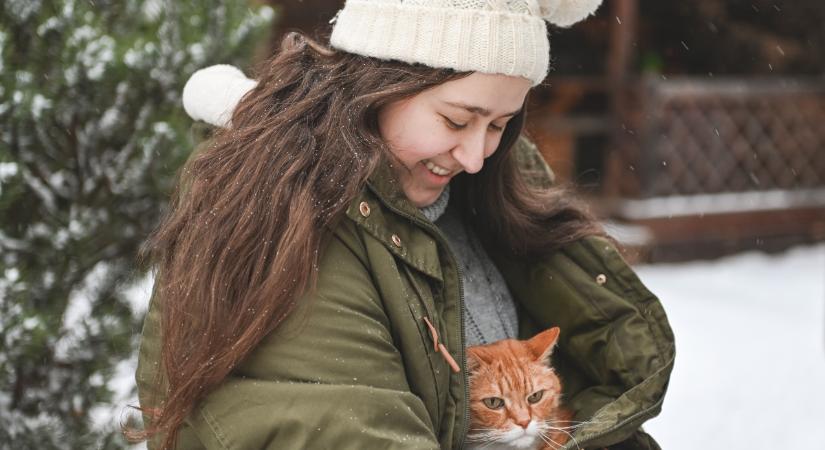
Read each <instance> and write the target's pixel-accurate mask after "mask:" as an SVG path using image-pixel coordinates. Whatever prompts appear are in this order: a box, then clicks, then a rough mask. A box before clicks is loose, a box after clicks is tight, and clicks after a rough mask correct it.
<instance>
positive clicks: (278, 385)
mask: <svg viewBox="0 0 825 450" xmlns="http://www.w3.org/2000/svg"><path fill="white" fill-rule="evenodd" d="M517 145H518V149H517V151H518V152H520V153H519V155H520V161H521V162H522V163H523V164H522V166H523V167H524V174H525V176H527V177H530V178H531V180H532V181H533V182H536V183H542V184H546V185H549V184H550V182H551V176H552V175H551V173H550V172H549V169H547V166H546V165H545V164H544V162H543V161H542V160H541V156H540V155H539V154H538V152H537V151H536V149H535V147H534V146H533V145H532V144H530V143H529V142H528V141H527V140H526V139H520V140H519V143H518V144H517ZM346 216H347V217H346V219H345V220H342V221H341V223H340V225H339V226H338V227H337V229H335V230H334V233H333V238H332V239H331V240H330V243H329V245H328V246H327V247H326V248H325V250H324V251H323V256H322V258H321V263H320V270H319V280H318V284H317V289H316V290H315V291H314V292H312V293H311V294H308V295H307V298H304V299H303V301H302V302H301V305H303V306H302V307H301V309H299V310H298V312H296V313H294V314H293V315H291V316H290V317H289V318H288V319H287V321H286V322H284V324H283V325H282V326H281V327H279V329H277V330H276V331H275V332H274V333H273V334H272V335H270V336H269V337H268V338H266V339H264V340H263V341H262V342H261V343H260V345H258V347H257V348H256V349H255V350H254V351H253V353H252V354H251V355H250V356H249V358H248V359H247V360H246V361H245V362H244V363H243V364H241V365H240V367H238V368H237V369H236V370H235V371H234V372H233V373H232V375H231V376H230V377H228V379H226V381H225V383H223V384H222V385H221V386H220V387H219V388H217V389H216V390H215V391H213V392H212V393H210V394H209V395H208V396H207V397H206V398H205V400H204V401H203V402H201V404H199V405H198V407H197V408H196V409H195V411H194V412H193V413H192V414H191V415H190V417H189V418H188V420H187V421H186V426H185V427H184V428H183V429H182V431H181V435H180V439H179V445H178V447H179V448H186V449H188V448H209V449H259V448H272V449H301V448H306V449H438V448H442V449H459V448H462V447H463V440H464V436H465V435H466V433H467V428H468V405H467V397H468V395H467V372H466V365H465V351H464V329H463V318H462V315H463V308H464V298H463V291H462V284H461V275H460V273H459V269H458V265H457V263H456V259H455V257H454V256H453V254H452V253H451V252H450V250H449V249H448V246H447V241H446V240H445V238H444V236H443V235H442V234H441V232H440V231H439V230H438V229H437V228H436V227H435V226H434V225H433V224H432V223H431V222H430V221H428V220H427V219H426V218H425V217H424V216H423V215H422V214H421V212H420V211H419V210H418V209H417V208H416V207H415V206H413V205H412V204H411V203H409V201H407V200H406V197H405V196H404V194H403V192H402V191H401V190H400V189H399V186H398V184H397V183H396V182H395V178H394V176H393V175H392V173H391V171H390V169H389V168H388V167H386V166H382V167H380V168H379V169H378V170H376V171H375V173H374V174H373V175H372V176H371V177H370V180H369V182H368V183H367V186H366V187H365V188H364V189H363V191H362V192H361V194H360V196H359V197H358V198H357V199H355V201H353V202H352V204H351V205H349V208H348V209H347V211H346ZM491 257H492V258H493V261H494V262H495V264H496V266H497V267H498V268H499V270H500V271H501V273H502V274H503V275H504V279H505V280H506V282H507V285H508V287H509V289H510V291H511V292H512V294H513V297H514V298H515V300H516V302H517V305H518V309H519V334H520V336H521V337H522V338H525V337H529V336H532V335H533V334H534V333H536V332H537V331H539V330H542V329H545V328H548V327H550V326H559V327H561V330H562V333H561V338H560V341H559V347H558V350H557V351H556V353H555V354H554V365H555V366H556V367H557V370H558V371H559V373H560V374H561V376H562V379H563V381H564V382H565V396H566V400H565V401H566V402H567V404H568V405H569V406H570V407H571V408H573V409H574V410H575V411H576V412H577V414H576V420H589V421H590V422H591V423H589V424H586V425H584V426H582V427H580V428H579V429H578V430H577V431H576V432H575V433H574V437H575V442H574V441H571V442H570V443H568V444H567V445H566V446H565V447H564V449H575V448H602V447H605V446H610V447H611V448H613V449H658V448H659V447H658V445H656V443H655V442H654V441H653V439H651V438H650V437H649V436H647V435H646V434H645V433H644V432H642V431H641V430H640V425H641V424H642V423H643V422H644V421H645V420H647V419H649V418H651V417H653V416H655V415H656V414H658V413H659V411H660V409H661V407H662V401H663V398H664V395H665V391H666V389H667V384H668V379H669V376H670V372H671V369H672V367H673V360H674V344H673V334H672V332H671V329H670V327H669V325H668V322H667V318H666V316H665V312H664V310H663V309H662V306H661V304H660V303H659V301H658V300H657V299H656V297H655V296H654V295H653V294H651V293H650V292H649V291H648V290H647V289H646V288H645V287H644V286H643V285H642V283H641V282H640V281H639V279H638V278H637V277H636V275H635V274H634V273H633V271H632V270H631V269H630V268H629V267H628V265H627V264H626V263H625V262H624V261H623V260H622V258H621V256H620V255H619V254H618V253H617V251H616V249H615V248H614V247H613V245H612V244H611V243H610V242H608V241H607V240H605V239H602V238H597V237H594V238H586V239H583V240H581V241H578V242H576V243H574V244H571V245H568V246H566V247H565V248H564V249H562V250H561V251H558V252H556V253H554V254H553V255H551V256H549V257H547V258H546V259H545V260H543V261H540V262H539V263H534V264H527V263H525V262H523V261H513V260H507V259H505V258H503V257H501V256H500V255H491ZM152 303H153V304H152V305H150V308H149V312H148V314H147V317H146V321H145V324H144V330H143V336H142V343H141V349H140V362H139V367H138V372H137V381H138V387H139V394H140V399H141V402H142V404H143V406H151V405H146V403H145V402H146V401H147V399H148V398H149V395H150V393H151V383H152V381H153V379H154V378H153V377H154V375H155V372H154V371H155V370H156V367H158V363H157V362H158V361H159V358H158V352H159V347H160V341H159V337H158V323H159V312H158V308H157V307H156V305H154V302H152ZM425 317H426V318H428V319H429V321H430V322H431V323H432V324H433V325H434V327H435V328H436V329H437V335H438V340H439V342H440V343H443V344H444V345H445V346H446V349H447V351H448V352H449V354H450V355H452V356H453V357H454V359H455V361H456V362H457V363H458V365H459V366H460V372H459V373H455V372H453V371H452V370H451V368H450V365H449V364H448V362H447V360H446V359H445V357H444V356H443V355H442V353H440V352H437V351H436V350H435V346H434V342H433V335H432V333H431V332H430V330H429V329H428V326H427V324H426V323H425V321H424V320H423V319H424V318H425ZM577 445H578V447H577ZM151 447H152V445H151V444H150V448H151Z"/></svg>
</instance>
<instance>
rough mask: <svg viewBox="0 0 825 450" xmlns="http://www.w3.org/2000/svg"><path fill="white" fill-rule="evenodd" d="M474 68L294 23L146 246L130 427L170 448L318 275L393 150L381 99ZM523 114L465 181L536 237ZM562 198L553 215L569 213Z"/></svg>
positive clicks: (486, 209) (540, 221)
mask: <svg viewBox="0 0 825 450" xmlns="http://www.w3.org/2000/svg"><path fill="white" fill-rule="evenodd" d="M467 75H468V73H466V72H465V73H456V72H454V71H452V70H450V69H433V68H430V67H426V66H422V65H410V64H405V63H400V62H389V61H381V60H377V59H373V58H368V57H363V56H359V55H354V54H350V53H346V52H338V51H334V50H332V49H329V48H328V47H326V46H323V45H321V44H319V43H318V42H316V41H315V40H313V39H310V38H308V37H306V36H304V35H302V34H300V33H291V34H289V35H287V36H286V37H285V38H284V39H283V41H282V43H281V48H280V51H279V52H278V53H276V54H275V55H274V57H273V58H272V59H270V60H269V61H266V62H265V63H264V64H262V65H261V67H260V69H259V73H258V76H257V77H256V78H257V79H258V85H257V86H256V87H255V88H254V89H253V90H252V91H251V92H249V93H248V94H247V95H246V96H245V97H244V98H243V99H242V100H241V102H240V104H239V105H238V107H237V108H236V109H235V111H234V113H233V115H232V119H231V126H230V127H228V128H226V129H221V130H217V131H216V132H215V134H214V135H213V136H211V139H210V140H209V141H208V145H206V146H204V147H203V148H201V149H200V150H199V151H198V152H197V153H196V154H194V155H193V156H192V157H191V158H190V160H189V161H187V163H186V164H185V165H184V167H183V168H182V170H181V172H180V178H179V182H178V185H177V187H176V189H175V192H174V194H173V196H172V202H171V205H170V210H169V212H168V213H167V215H166V216H165V217H164V219H163V221H162V222H161V224H160V225H159V227H158V228H157V229H156V230H155V232H154V233H153V234H152V235H151V236H150V238H149V239H148V241H147V243H146V246H145V247H144V249H143V252H142V257H143V258H144V259H148V260H149V261H151V263H152V264H153V265H154V266H155V268H156V269H157V275H156V281H155V283H156V286H155V294H154V295H155V296H156V298H155V300H156V301H157V305H156V306H157V307H160V308H161V309H162V314H161V317H162V318H161V324H160V327H161V342H162V348H161V355H162V361H161V363H162V368H163V370H162V371H161V372H160V374H161V375H160V376H159V377H158V380H157V386H158V388H159V389H160V390H159V391H158V392H160V394H159V395H160V396H161V397H162V398H159V399H155V400H157V404H150V405H143V409H142V411H143V412H144V415H145V416H146V417H147V418H148V419H149V421H148V423H146V424H145V425H144V429H143V431H141V432H132V433H128V434H129V435H130V436H131V437H134V438H138V439H145V438H147V437H154V436H159V435H162V447H163V448H171V447H174V445H175V441H176V438H177V432H178V429H179V427H180V426H181V424H182V422H183V420H184V419H185V418H186V417H187V415H188V414H189V413H190V412H191V411H192V409H193V408H194V407H195V406H196V405H197V403H198V402H199V401H200V400H201V399H203V397H204V396H205V395H206V394H208V393H209V392H210V391H212V390H214V389H215V388H216V387H217V386H218V385H219V384H220V383H221V381H222V380H224V379H225V378H226V377H227V375H229V373H230V372H231V371H232V370H233V368H235V367H236V366H237V364H238V363H239V362H241V361H242V360H243V359H244V358H245V357H246V356H247V355H248V354H249V353H250V352H251V351H252V349H253V348H254V347H255V346H256V345H257V344H258V343H259V342H260V341H261V340H262V339H263V338H264V337H265V336H266V335H267V334H269V333H270V332H271V331H272V330H274V329H275V328H276V327H277V326H278V325H279V324H280V323H281V322H282V321H283V320H284V319H285V318H286V317H287V316H288V315H289V314H290V313H291V312H292V311H293V309H294V307H295V306H296V300H297V299H299V298H301V297H302V296H303V295H304V294H305V293H307V292H308V291H309V290H311V289H312V288H313V287H314V285H315V283H316V280H317V269H318V261H319V258H320V256H321V254H322V252H323V248H324V245H325V243H326V239H327V238H328V237H329V230H331V229H333V228H334V227H335V225H336V221H337V220H340V219H341V217H342V216H343V215H344V214H343V213H344V211H345V209H346V207H347V205H348V204H349V203H350V202H351V201H352V200H353V199H354V198H355V197H356V195H358V194H359V192H360V190H361V189H362V188H363V187H364V184H365V183H366V180H367V178H368V177H369V175H370V174H371V173H372V172H373V170H374V169H375V168H376V167H378V165H379V164H382V163H384V162H386V161H387V159H391V158H393V157H392V153H391V152H390V149H389V147H388V145H387V144H386V143H385V142H384V140H383V139H382V138H381V136H380V134H379V131H378V122H377V116H378V114H377V113H378V110H379V109H380V108H381V107H382V106H384V105H386V104H389V103H391V102H393V101H397V100H401V99H404V98H408V97H410V96H413V95H415V94H417V93H420V92H422V91H424V90H426V89H429V88H432V87H434V86H437V85H439V84H441V83H444V82H447V81H450V80H453V79H457V78H460V77H463V76H467ZM523 122H524V115H523V113H522V114H520V115H519V116H517V117H516V118H515V119H513V120H511V121H510V124H509V125H508V127H507V129H506V130H505V136H504V138H503V140H502V145H501V146H500V148H499V150H501V155H500V156H499V157H498V158H495V159H493V164H491V165H490V166H491V167H490V168H487V167H485V170H484V171H482V172H481V173H480V174H479V175H480V176H479V177H478V178H479V179H484V180H487V179H493V180H495V179H497V178H500V179H499V180H497V181H496V184H494V185H492V186H491V187H489V188H486V187H483V186H480V185H478V184H476V183H475V182H474V181H473V182H472V183H471V185H470V186H469V187H470V188H469V189H467V191H466V192H467V194H468V197H467V198H468V200H470V199H471V201H474V202H475V201H480V202H482V203H484V202H487V201H488V200H489V203H488V204H486V206H482V207H480V208H477V212H478V213H479V214H482V215H485V216H486V215H488V214H493V213H495V214H500V215H502V217H500V218H499V219H500V220H497V221H494V222H492V223H494V224H495V225H494V226H493V228H492V229H491V230H489V231H490V232H492V233H496V234H498V233H501V232H508V233H509V232H514V233H516V234H517V233H518V230H520V229H522V228H525V227H526V229H529V230H530V234H529V235H530V236H533V235H538V234H539V233H538V227H539V226H541V225H544V224H545V222H546V221H547V220H548V217H549V216H548V214H550V213H549V212H548V207H547V206H546V205H539V203H540V202H539V200H538V197H530V196H531V195H532V193H533V191H531V190H529V189H526V188H523V186H522V184H521V183H520V182H519V181H518V177H517V174H516V172H515V170H516V168H515V165H514V164H511V163H510V162H508V161H510V160H511V159H513V158H510V157H508V156H507V155H509V154H510V152H509V150H510V147H512V144H513V142H514V140H515V138H516V137H518V135H519V133H520V132H521V130H522V127H523ZM497 153H498V152H497ZM510 172H512V173H510ZM468 180H469V178H468ZM482 184H483V183H482ZM505 191H508V192H505ZM490 196H492V197H490ZM555 200H558V199H555ZM533 207H535V212H536V213H535V214H536V215H535V217H533V216H532V215H531V211H532V210H531V208H533ZM502 208H503V209H502ZM549 208H550V209H553V208H552V207H549ZM565 208H566V206H565V207H560V208H559V209H558V211H556V212H558V213H559V214H558V216H559V217H563V218H567V217H568V216H566V215H565V214H568V213H566V212H565ZM497 209H498V211H499V212H496V210H497ZM502 212H503V214H502ZM495 214H493V215H495ZM550 215H552V214H550ZM585 218H586V216H584V215H582V216H576V219H577V220H578V222H577V223H576V225H575V226H573V225H571V227H570V228H569V229H574V230H578V231H577V232H575V233H572V234H569V235H568V234H565V233H556V232H554V231H553V229H550V230H549V233H548V230H546V229H545V230H544V231H545V235H542V239H543V242H552V244H553V246H557V245H558V244H560V243H563V242H565V241H569V240H571V239H573V238H575V237H577V236H579V235H582V234H583V233H584V234H586V232H587V230H590V228H588V227H589V226H590V225H589V223H590V222H588V221H587V220H585ZM533 219H535V220H533ZM483 222H484V221H481V223H483ZM511 222H512V223H515V224H516V225H514V226H509V225H508V224H510V223H511ZM513 230H516V231H513ZM519 239H520V238H519V237H518V236H516V235H514V236H513V237H512V239H511V240H512V241H514V242H515V241H519ZM513 248H514V249H517V248H519V247H518V246H514V247H513ZM548 248H549V247H548ZM161 378H162V379H161ZM153 403H154V402H153Z"/></svg>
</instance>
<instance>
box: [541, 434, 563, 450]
mask: <svg viewBox="0 0 825 450" xmlns="http://www.w3.org/2000/svg"><path fill="white" fill-rule="evenodd" d="M538 436H539V439H541V440H542V441H543V442H544V443H545V444H547V445H549V446H551V447H553V449H554V450H555V449H559V448H561V447H562V444H560V443H558V442H556V441H554V440H553V439H551V438H550V436H546V435H545V434H544V433H542V432H541V430H539V433H538Z"/></svg>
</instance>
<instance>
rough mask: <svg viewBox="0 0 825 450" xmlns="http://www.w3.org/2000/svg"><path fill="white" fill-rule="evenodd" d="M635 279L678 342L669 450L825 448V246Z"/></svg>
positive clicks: (655, 425) (662, 431)
mask: <svg viewBox="0 0 825 450" xmlns="http://www.w3.org/2000/svg"><path fill="white" fill-rule="evenodd" d="M637 271H638V273H639V276H640V277H641V279H642V281H644V282H645V284H646V285H647V286H648V287H649V288H650V289H651V290H652V291H653V292H654V293H656V294H657V295H658V296H659V297H660V299H661V300H662V302H663V303H664V305H665V309H666V311H667V313H668V316H669V318H670V322H671V326H672V327H673V330H674V334H675V336H676V364H675V368H674V371H673V376H672V379H671V384H670V389H669V391H668V396H667V398H666V399H665V404H664V408H663V411H662V414H661V415H660V416H659V417H657V418H655V419H653V420H652V421H650V422H649V423H648V425H647V426H646V427H645V428H646V430H647V431H648V432H649V433H651V434H652V435H653V436H654V437H655V438H656V439H657V441H658V442H659V443H660V444H661V445H662V448H664V449H666V450H682V449H685V450H687V449H691V450H693V449H698V448H701V449H704V450H715V449H719V450H723V449H724V450H731V449H748V450H760V449H780V448H781V449H792V448H794V449H825V426H823V424H825V245H819V246H815V247H805V248H796V249H792V250H790V251H788V252H786V253H784V254H781V255H777V256H767V255H763V254H759V253H746V254H741V255H737V256H733V257H729V258H725V259H722V260H719V261H715V262H710V263H709V262H697V263H689V264H674V265H655V266H641V267H637Z"/></svg>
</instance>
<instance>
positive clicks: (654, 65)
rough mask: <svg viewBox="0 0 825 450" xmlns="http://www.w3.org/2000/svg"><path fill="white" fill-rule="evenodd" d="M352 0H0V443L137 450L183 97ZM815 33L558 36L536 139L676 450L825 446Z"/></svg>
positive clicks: (625, 13) (683, 28)
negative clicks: (134, 423)
mask: <svg viewBox="0 0 825 450" xmlns="http://www.w3.org/2000/svg"><path fill="white" fill-rule="evenodd" d="M342 3H343V2H342V1H340V0H335V1H334V0H302V1H298V0H292V1H276V0H271V1H265V0H254V1H252V0H250V1H235V2H219V1H216V0H190V1H187V2H175V1H171V0H144V1H138V0H120V1H112V0H94V1H92V0H82V1H81V0H77V1H74V0H29V1H24V0H5V1H4V2H3V3H2V4H0V255H1V256H0V343H2V344H1V345H2V348H0V448H88V447H93V448H123V447H125V446H126V443H125V442H124V441H123V440H122V439H121V438H120V437H119V435H118V432H117V429H118V426H119V423H121V422H125V421H126V420H127V418H128V417H129V415H130V414H132V413H133V411H131V410H129V408H128V405H130V404H132V405H133V404H136V400H135V393H134V380H133V375H134V370H135V365H136V355H135V352H136V348H137V343H138V339H139V333H140V328H141V322H142V315H143V313H144V311H145V308H146V302H147V301H148V298H149V295H150V292H151V285H152V280H151V279H149V278H147V276H146V274H144V273H141V272H140V271H139V270H137V268H136V267H137V265H136V262H135V255H136V252H137V249H138V248H139V245H140V244H141V242H142V240H143V239H144V238H145V237H146V235H147V234H148V233H149V232H150V231H151V230H152V228H153V227H154V225H155V224H156V223H157V221H158V219H159V217H160V215H161V214H162V212H163V211H164V208H165V206H166V201H167V197H168V195H169V191H170V189H171V186H172V183H173V180H174V174H175V171H176V170H177V168H178V167H179V166H180V164H181V163H182V162H183V161H184V160H185V158H186V157H187V155H188V153H189V152H190V151H191V149H192V146H193V143H194V140H195V136H194V135H193V133H192V131H191V128H190V127H191V125H192V122H191V120H190V119H189V118H188V117H187V116H186V115H185V113H184V111H183V108H182V106H181V104H180V94H181V90H182V87H183V84H184V83H185V81H186V79H187V78H188V77H189V75H191V73H192V72H194V71H195V70H196V69H198V68H200V67H204V66H206V65H210V64H215V63H230V64H235V65H238V66H239V67H242V68H244V69H247V70H248V68H249V67H251V65H252V64H254V62H255V61H258V60H260V59H261V58H264V57H265V56H267V55H268V54H270V53H271V52H272V51H274V49H275V48H276V45H277V42H278V40H279V38H280V36H281V35H282V34H283V33H284V32H286V31H288V30H291V29H300V30H303V31H305V32H307V33H309V34H312V35H316V36H322V35H323V34H324V33H325V32H326V31H327V27H328V22H329V20H330V19H331V18H332V17H333V16H334V14H335V12H336V11H337V10H338V9H339V8H340V6H341V5H342ZM823 23H825V3H823V2H822V1H821V0H794V1H787V0H786V1H769V0H758V1H738V0H733V1H732V0H727V1H723V0H698V1H692V2H661V1H654V0H605V3H604V5H603V6H602V8H601V9H600V10H599V12H598V14H597V15H596V16H595V17H592V18H590V19H589V20H587V21H585V22H583V23H581V24H578V25H576V26H575V27H573V28H572V29H569V30H561V29H553V30H551V32H550V33H551V49H552V66H553V70H552V72H551V74H550V75H549V77H548V78H547V80H546V81H545V83H543V85H542V86H540V87H538V88H536V89H535V90H534V92H533V93H532V94H531V98H530V104H529V114H528V118H529V124H528V130H529V134H530V136H531V137H532V138H533V139H534V140H535V141H536V142H537V144H538V145H539V147H540V150H541V151H542V154H543V155H544V157H545V159H546V160H547V162H548V163H549V164H550V166H551V167H552V169H553V170H554V172H555V173H556V174H557V177H558V179H559V180H560V182H565V183H572V184H574V185H575V186H576V187H577V188H578V189H579V191H580V192H581V194H582V195H583V196H584V197H585V198H586V200H587V202H588V204H589V205H591V208H592V209H593V211H594V212H595V213H596V214H598V215H599V216H600V217H601V218H602V219H603V220H604V223H605V225H606V227H607V228H608V230H609V231H610V232H611V233H612V234H613V235H614V236H615V237H616V238H617V239H618V240H619V241H620V242H621V243H622V244H623V246H624V254H625V257H626V258H627V259H628V260H629V261H630V262H631V263H633V264H634V265H635V268H636V270H637V271H638V273H639V275H640V277H641V278H642V280H643V281H644V282H645V283H646V284H647V285H648V286H649V287H650V288H651V290H652V291H653V292H654V293H656V294H657V295H658V296H659V297H660V298H661V300H662V303H663V304H664V306H665V309H666V310H667V311H668V314H669V317H670V320H671V323H672V325H673V328H674V332H675V335H676V340H677V360H676V367H675V369H674V373H673V379H672V383H671V386H670V391H669V394H668V398H667V399H666V401H665V404H664V409H663V413H662V415H661V416H660V417H658V418H656V419H653V420H652V421H651V422H649V424H648V425H647V428H648V431H649V432H651V433H652V434H653V435H654V436H655V437H656V438H657V439H658V440H659V442H660V444H662V446H663V448H665V449H668V450H669V449H695V448H706V449H717V448H718V449H731V448H734V449H738V448H743V449H744V448H747V449H773V448H791V447H796V448H825V428H823V427H822V426H821V424H822V423H823V421H825V244H823V242H825V27H823V26H822V24H823Z"/></svg>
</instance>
